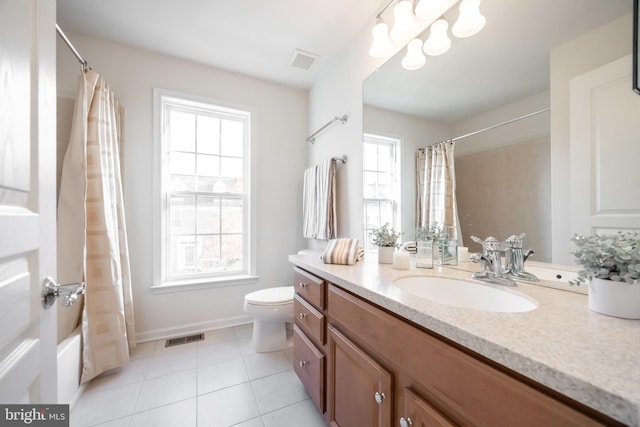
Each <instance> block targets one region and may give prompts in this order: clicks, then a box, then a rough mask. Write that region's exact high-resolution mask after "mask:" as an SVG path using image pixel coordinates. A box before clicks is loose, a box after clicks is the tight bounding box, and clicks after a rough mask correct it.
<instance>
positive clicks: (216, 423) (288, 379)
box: [70, 325, 325, 427]
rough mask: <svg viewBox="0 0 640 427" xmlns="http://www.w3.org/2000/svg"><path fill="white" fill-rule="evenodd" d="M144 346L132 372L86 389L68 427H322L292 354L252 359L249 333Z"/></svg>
mask: <svg viewBox="0 0 640 427" xmlns="http://www.w3.org/2000/svg"><path fill="white" fill-rule="evenodd" d="M164 342H165V340H160V341H155V342H149V343H143V344H139V345H138V346H137V347H136V348H135V350H134V352H133V354H132V356H131V361H130V362H129V364H128V365H126V366H125V367H123V368H122V369H120V370H118V371H116V372H114V373H112V374H110V375H103V376H100V377H98V378H96V379H94V380H93V381H91V383H90V384H89V386H88V387H87V389H86V390H85V392H84V394H83V395H82V397H81V398H80V400H79V401H78V403H77V404H76V405H75V407H74V408H73V410H72V411H71V415H70V418H71V422H70V425H71V427H89V426H100V427H107V426H108V427H138V426H144V427H152V426H158V427H173V426H175V427H228V426H237V427H294V426H295V427H299V426H305V427H316V426H317V427H324V426H325V423H324V419H323V417H322V415H321V414H320V412H319V411H318V410H317V409H316V407H315V405H314V404H313V402H312V401H311V400H310V399H309V395H308V394H307V392H306V391H305V389H304V387H303V386H302V384H301V383H300V381H299V380H298V377H297V376H296V374H295V372H294V371H293V362H292V358H293V351H292V350H286V351H277V352H272V353H255V352H254V351H253V350H252V349H251V325H245V326H237V327H233V328H227V329H220V330H215V331H211V332H207V333H205V339H204V341H199V342H194V343H189V344H182V345H178V346H175V347H169V348H165V347H164Z"/></svg>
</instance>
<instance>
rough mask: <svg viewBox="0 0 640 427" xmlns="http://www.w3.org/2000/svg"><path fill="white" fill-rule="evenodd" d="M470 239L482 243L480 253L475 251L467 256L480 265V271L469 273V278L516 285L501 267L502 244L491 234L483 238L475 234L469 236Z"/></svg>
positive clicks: (504, 284)
mask: <svg viewBox="0 0 640 427" xmlns="http://www.w3.org/2000/svg"><path fill="white" fill-rule="evenodd" d="M471 239H472V240H473V241H474V242H476V243H479V244H481V245H482V253H481V254H480V253H475V254H471V255H470V256H469V259H470V260H471V261H472V262H475V263H479V264H480V265H481V266H482V271H478V272H475V273H471V278H472V279H477V280H482V281H485V282H489V283H495V284H497V285H503V286H516V282H514V281H513V280H512V279H511V278H510V277H508V276H507V275H506V274H505V273H504V271H503V269H502V252H504V244H503V243H502V242H500V241H498V239H496V238H495V237H491V236H490V237H487V238H486V239H485V240H482V239H480V238H478V237H476V236H471Z"/></svg>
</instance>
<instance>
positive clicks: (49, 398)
mask: <svg viewBox="0 0 640 427" xmlns="http://www.w3.org/2000/svg"><path fill="white" fill-rule="evenodd" d="M55 13H56V10H55V1H48V0H0V402H2V403H3V404H11V403H22V404H26V403H42V404H53V403H57V401H56V400H57V399H56V393H57V391H56V310H55V308H52V309H50V310H44V309H43V307H42V303H41V301H40V293H41V288H42V282H43V279H44V277H45V276H48V275H51V276H54V277H55V265H56V264H55V263H56V259H55V247H56V244H55V205H56V200H55V199H56V189H55V186H56V176H55V158H56V145H55V144H56V142H55V136H56V104H55V96H56V69H55V63H56V62H55V61H56V58H55Z"/></svg>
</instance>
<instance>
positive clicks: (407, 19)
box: [389, 0, 420, 42]
mask: <svg viewBox="0 0 640 427" xmlns="http://www.w3.org/2000/svg"><path fill="white" fill-rule="evenodd" d="M411 8H412V3H411V2H410V1H409V0H401V1H400V2H399V3H398V4H397V5H396V6H395V7H394V8H393V16H394V17H395V20H394V22H393V28H392V29H391V33H390V34H389V35H390V36H391V40H393V41H396V42H403V41H405V40H408V39H409V37H411V36H413V35H414V34H415V33H417V32H418V30H419V29H420V25H419V24H418V23H417V22H416V20H415V18H414V17H413V12H412V11H411Z"/></svg>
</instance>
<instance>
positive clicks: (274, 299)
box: [244, 286, 295, 306]
mask: <svg viewBox="0 0 640 427" xmlns="http://www.w3.org/2000/svg"><path fill="white" fill-rule="evenodd" d="M294 293H295V291H294V289H293V286H280V287H277V288H269V289H261V290H259V291H255V292H251V293H249V294H247V295H245V297H244V300H245V302H246V303H247V304H253V305H269V306H272V305H286V304H291V302H292V301H293V295H294Z"/></svg>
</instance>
